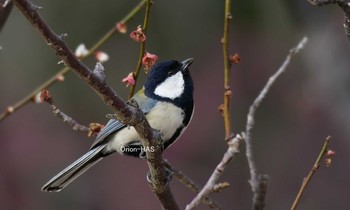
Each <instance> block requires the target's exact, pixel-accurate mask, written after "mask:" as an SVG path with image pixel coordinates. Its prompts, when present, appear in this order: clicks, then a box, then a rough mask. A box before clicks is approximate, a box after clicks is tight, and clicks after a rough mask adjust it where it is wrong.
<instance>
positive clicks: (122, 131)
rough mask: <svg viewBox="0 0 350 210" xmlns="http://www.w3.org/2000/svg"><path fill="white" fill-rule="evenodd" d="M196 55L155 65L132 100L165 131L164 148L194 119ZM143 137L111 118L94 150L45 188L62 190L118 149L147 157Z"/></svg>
mask: <svg viewBox="0 0 350 210" xmlns="http://www.w3.org/2000/svg"><path fill="white" fill-rule="evenodd" d="M192 62H193V58H188V59H186V60H184V61H182V62H178V61H174V60H170V61H164V62H161V63H159V64H157V65H155V66H154V67H153V68H152V69H151V71H150V72H149V73H148V75H147V78H146V80H145V84H144V86H143V88H142V89H141V90H140V91H138V92H137V93H136V94H135V95H134V96H133V97H132V98H131V100H132V101H133V102H136V103H137V105H138V107H139V108H140V109H141V110H142V112H143V113H144V114H145V116H146V118H147V120H148V122H149V123H150V125H151V127H152V128H154V129H156V130H158V131H159V132H160V134H161V140H162V142H163V148H164V149H166V148H167V147H169V146H170V145H171V144H172V143H174V142H175V141H176V140H177V139H178V138H179V137H180V136H181V134H182V133H183V132H184V131H185V129H186V127H187V125H188V124H189V122H190V121H191V118H192V115H193V110H194V102H193V82H192V78H191V75H190V72H189V70H188V67H189V66H190V65H191V64H192ZM147 149H148V150H152V149H153V148H144V147H143V145H142V143H141V141H140V137H139V136H138V134H137V132H136V130H135V129H134V127H132V126H127V125H124V124H123V123H122V122H119V121H118V120H115V119H111V120H109V122H108V123H107V125H106V126H105V127H104V128H103V129H102V130H101V132H100V133H99V134H98V135H97V137H96V139H95V141H94V142H93V144H92V146H91V148H90V150H89V151H88V152H87V153H86V154H85V155H83V156H82V157H80V158H79V159H78V160H76V161H75V162H74V163H72V164H71V165H69V166H68V167H67V168H65V169H64V170H63V171H61V172H60V173H58V174H57V175H56V176H54V177H53V178H52V179H51V180H50V181H48V182H47V183H46V184H45V185H44V186H43V187H42V189H41V190H42V191H46V192H58V191H60V190H62V189H63V188H65V187H66V186H67V185H68V184H69V183H71V182H72V181H73V180H74V179H76V178H77V177H79V176H80V175H81V174H83V173H84V172H85V171H86V170H87V169H89V168H90V167H91V166H93V165H94V164H95V163H97V162H98V161H100V160H101V159H103V158H104V157H106V156H108V155H110V154H113V153H115V152H117V153H119V154H122V155H129V156H134V157H139V158H145V157H146V156H145V150H147Z"/></svg>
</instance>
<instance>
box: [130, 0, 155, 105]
mask: <svg viewBox="0 0 350 210" xmlns="http://www.w3.org/2000/svg"><path fill="white" fill-rule="evenodd" d="M151 4H152V3H151V0H147V4H146V12H145V17H144V20H143V26H142V31H143V33H144V34H145V35H146V36H147V28H148V20H149V12H150V9H151ZM145 52H146V40H145V41H143V42H141V44H140V53H139V60H138V61H137V66H136V70H135V73H134V78H135V84H134V85H132V86H131V87H130V92H129V98H131V97H132V96H133V95H134V93H135V88H136V84H137V79H138V78H139V74H140V71H141V66H142V58H143V56H144V55H145Z"/></svg>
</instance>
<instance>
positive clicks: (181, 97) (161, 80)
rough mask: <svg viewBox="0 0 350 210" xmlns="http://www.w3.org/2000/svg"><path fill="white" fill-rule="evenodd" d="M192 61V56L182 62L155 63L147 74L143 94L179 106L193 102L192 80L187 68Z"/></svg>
mask: <svg viewBox="0 0 350 210" xmlns="http://www.w3.org/2000/svg"><path fill="white" fill-rule="evenodd" d="M192 62H193V58H188V59H186V60H184V61H182V62H178V61H175V60H170V61H164V62H160V63H158V64H157V65H155V66H154V67H153V68H152V69H151V71H150V72H149V73H148V75H147V78H146V81H145V85H144V88H145V94H146V95H147V96H148V97H151V98H154V99H157V100H160V101H169V102H171V103H174V104H176V105H178V106H180V107H183V106H187V105H188V103H193V82H192V78H191V74H190V72H189V70H188V67H189V66H190V65H191V64H192Z"/></svg>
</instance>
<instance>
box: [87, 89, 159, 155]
mask: <svg viewBox="0 0 350 210" xmlns="http://www.w3.org/2000/svg"><path fill="white" fill-rule="evenodd" d="M135 96H137V97H133V99H134V100H135V101H136V102H137V104H138V106H139V107H140V109H141V110H142V112H143V113H144V114H147V113H148V112H149V111H150V110H151V109H152V108H153V107H154V106H155V105H156V103H157V102H158V101H157V100H154V99H151V98H148V97H146V96H145V95H144V94H143V91H139V92H138V93H137V94H136V95H135ZM124 127H126V125H124V124H123V123H121V122H119V121H118V120H115V119H111V120H109V121H108V123H107V125H106V126H105V127H104V128H103V130H102V131H101V132H100V133H99V134H98V135H97V137H96V139H95V141H94V142H93V143H92V146H91V148H90V149H92V148H94V147H96V146H97V145H100V144H102V143H103V140H104V139H105V138H106V137H107V136H109V135H110V134H111V133H113V132H116V131H118V130H120V129H122V128H124Z"/></svg>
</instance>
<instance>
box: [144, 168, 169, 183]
mask: <svg viewBox="0 0 350 210" xmlns="http://www.w3.org/2000/svg"><path fill="white" fill-rule="evenodd" d="M165 176H166V184H165V186H167V185H169V183H170V181H171V179H172V178H173V172H172V171H171V170H169V169H167V168H165ZM146 178H147V181H148V182H149V183H150V184H152V177H151V173H150V172H149V171H148V172H147V176H146Z"/></svg>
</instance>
